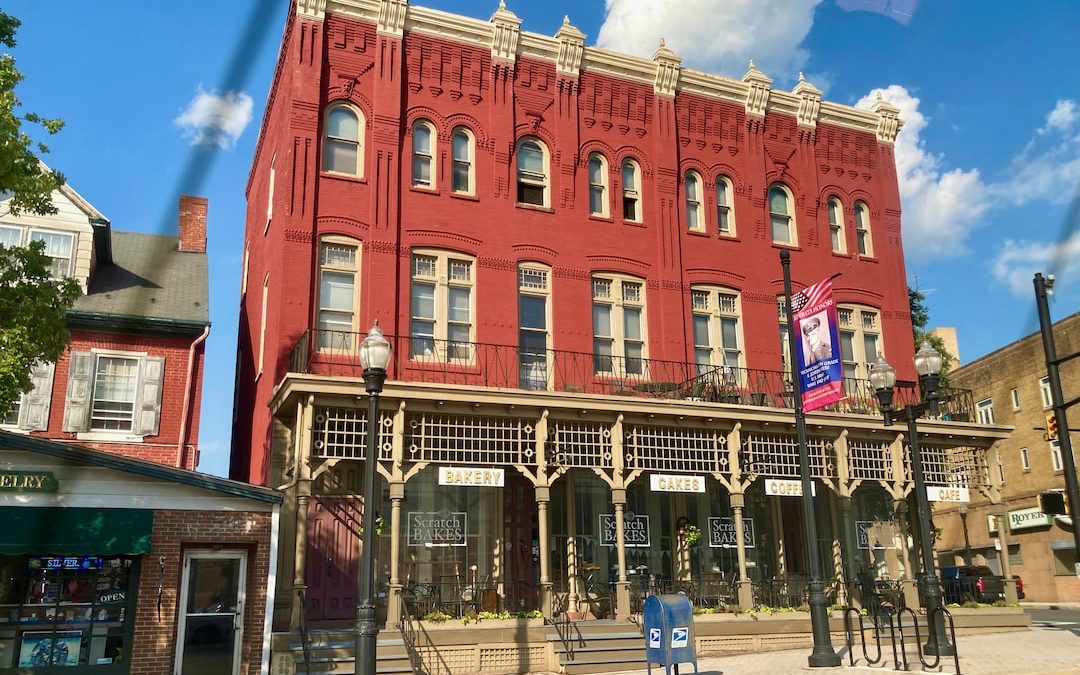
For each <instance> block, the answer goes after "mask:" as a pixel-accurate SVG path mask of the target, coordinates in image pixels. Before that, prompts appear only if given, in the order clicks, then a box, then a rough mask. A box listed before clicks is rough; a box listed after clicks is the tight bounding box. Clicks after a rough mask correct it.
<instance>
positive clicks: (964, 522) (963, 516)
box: [960, 504, 971, 566]
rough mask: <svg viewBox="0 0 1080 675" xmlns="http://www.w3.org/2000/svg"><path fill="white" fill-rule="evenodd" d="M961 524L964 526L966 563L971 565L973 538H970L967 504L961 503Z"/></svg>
mask: <svg viewBox="0 0 1080 675" xmlns="http://www.w3.org/2000/svg"><path fill="white" fill-rule="evenodd" d="M960 524H961V525H962V526H963V528H964V564H965V565H968V566H970V565H971V540H970V539H968V529H967V504H961V505H960Z"/></svg>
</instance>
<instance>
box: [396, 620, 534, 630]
mask: <svg viewBox="0 0 1080 675" xmlns="http://www.w3.org/2000/svg"><path fill="white" fill-rule="evenodd" d="M417 623H418V624H419V626H420V628H422V629H423V630H425V631H433V630H477V629H482V630H490V629H497V628H515V629H516V628H533V627H537V626H543V625H544V619H543V618H537V619H517V618H514V619H480V620H478V621H470V622H469V623H465V622H464V621H462V620H461V619H447V620H446V621H424V620H422V619H421V620H419V621H417Z"/></svg>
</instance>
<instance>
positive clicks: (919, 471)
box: [870, 342, 956, 656]
mask: <svg viewBox="0 0 1080 675" xmlns="http://www.w3.org/2000/svg"><path fill="white" fill-rule="evenodd" d="M941 366H942V359H941V354H939V353H938V352H937V350H936V349H934V348H933V347H931V346H930V343H929V342H923V343H922V346H921V347H920V348H919V351H918V352H917V353H916V354H915V370H916V371H917V372H918V374H919V385H920V389H921V390H922V393H923V398H924V399H925V400H924V401H923V402H922V403H917V404H909V405H906V406H904V407H903V408H902V409H900V410H893V407H892V399H893V387H895V386H896V370H895V369H894V368H893V367H892V366H890V365H889V364H888V363H886V362H885V357H884V356H881V355H880V354H879V355H878V358H877V361H876V362H875V363H874V364H873V368H871V370H870V385H871V386H872V387H873V388H874V392H875V394H876V395H877V398H878V401H879V402H880V403H881V413H882V416H883V417H884V418H885V426H890V425H892V424H893V422H896V421H899V420H903V421H905V422H907V428H908V434H907V435H908V444H909V446H910V447H911V473H912V477H913V479H914V480H915V506H916V522H917V523H918V525H919V541H920V542H921V543H922V559H923V578H922V587H923V591H924V592H925V594H926V615H927V617H929V623H930V635H929V638H928V641H927V643H926V645H925V646H924V649H925V651H926V653H927V654H937V655H938V656H952V655H953V654H955V653H956V648H955V647H954V646H953V645H951V644H949V640H948V638H947V637H946V636H945V622H944V621H943V618H944V615H943V614H942V613H941V611H940V610H941V607H942V605H941V586H940V584H939V583H938V578H937V572H936V571H935V569H934V567H935V565H934V543H933V541H932V540H931V538H930V500H929V498H928V497H927V496H926V476H925V474H924V473H923V461H922V450H921V449H920V448H919V435H918V429H916V427H915V420H917V419H918V418H919V416H920V415H923V414H925V413H926V412H928V411H929V412H931V413H933V414H936V413H937V411H938V382H939V381H940V375H941Z"/></svg>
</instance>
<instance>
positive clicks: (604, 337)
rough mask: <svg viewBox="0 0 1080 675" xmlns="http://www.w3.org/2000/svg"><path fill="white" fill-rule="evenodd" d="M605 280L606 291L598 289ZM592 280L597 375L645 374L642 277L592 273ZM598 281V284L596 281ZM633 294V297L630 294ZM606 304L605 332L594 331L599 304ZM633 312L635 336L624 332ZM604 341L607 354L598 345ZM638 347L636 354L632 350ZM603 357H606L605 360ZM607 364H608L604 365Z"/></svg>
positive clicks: (645, 322)
mask: <svg viewBox="0 0 1080 675" xmlns="http://www.w3.org/2000/svg"><path fill="white" fill-rule="evenodd" d="M605 282H606V284H607V288H608V289H609V292H608V294H607V295H606V296H605V295H602V294H601V293H600V289H601V288H602V287H603V286H604V284H605ZM591 284H592V291H593V293H592V296H593V301H592V308H593V309H592V312H593V370H594V372H595V373H596V374H597V375H611V376H616V377H621V376H624V375H630V376H635V377H637V376H642V377H644V376H645V375H646V373H647V371H648V360H649V340H648V315H647V313H646V298H645V293H646V287H645V280H644V279H640V278H638V277H631V276H628V275H623V274H594V275H592V279H591ZM598 284H599V285H598ZM634 295H636V296H637V297H636V298H634V297H632V296H634ZM602 307H603V308H607V314H608V325H607V326H606V330H607V334H603V333H599V332H598V331H597V329H598V328H601V326H600V320H599V315H598V313H597V312H598V309H599V308H602ZM632 312H636V313H637V316H638V324H639V325H638V330H639V333H640V335H639V336H638V339H634V338H633V337H632V336H628V335H627V331H626V323H627V319H628V317H629V316H631V315H632V314H631V313H632ZM601 343H607V344H608V345H609V347H610V349H609V351H610V354H602V353H601V348H600V345H601ZM635 351H638V352H639V355H635V354H634V352H635ZM605 359H608V360H606V361H605ZM605 366H607V367H605Z"/></svg>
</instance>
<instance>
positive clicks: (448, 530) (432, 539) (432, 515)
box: [405, 511, 469, 546]
mask: <svg viewBox="0 0 1080 675" xmlns="http://www.w3.org/2000/svg"><path fill="white" fill-rule="evenodd" d="M406 523H407V524H406V528H405V545H406V546H465V538H466V536H467V535H468V529H469V515H468V514H467V513H465V512H464V511H413V512H410V513H409V515H408V518H407V520H406Z"/></svg>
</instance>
